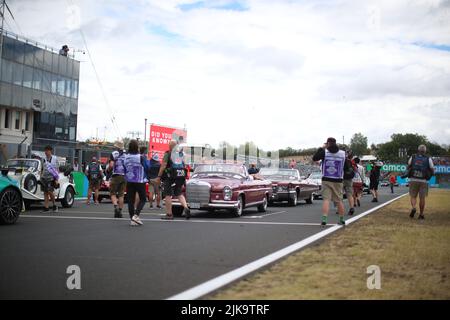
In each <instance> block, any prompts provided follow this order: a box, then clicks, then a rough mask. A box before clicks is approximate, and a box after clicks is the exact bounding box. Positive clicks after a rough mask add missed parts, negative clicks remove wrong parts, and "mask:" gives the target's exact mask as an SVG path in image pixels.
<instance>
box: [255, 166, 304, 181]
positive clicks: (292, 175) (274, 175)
mask: <svg viewBox="0 0 450 320" xmlns="http://www.w3.org/2000/svg"><path fill="white" fill-rule="evenodd" d="M259 173H260V174H261V175H262V176H263V177H264V178H266V179H269V180H297V179H299V175H298V172H297V170H265V169H261V171H260V172H259Z"/></svg>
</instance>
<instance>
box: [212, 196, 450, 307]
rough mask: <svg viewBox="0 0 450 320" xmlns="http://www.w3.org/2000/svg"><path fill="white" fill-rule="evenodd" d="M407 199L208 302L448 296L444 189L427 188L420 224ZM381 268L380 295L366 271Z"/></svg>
mask: <svg viewBox="0 0 450 320" xmlns="http://www.w3.org/2000/svg"><path fill="white" fill-rule="evenodd" d="M409 210H410V206H409V197H404V198H402V199H401V200H399V201H396V202H394V203H393V204H391V205H389V206H387V207H385V208H383V209H381V210H380V211H378V212H376V213H374V214H372V215H369V216H367V217H365V218H363V219H361V220H359V221H357V222H355V223H354V224H352V225H351V226H349V227H347V228H346V229H344V230H341V231H338V232H336V233H335V234H332V235H331V236H329V237H328V238H327V239H325V240H323V241H322V242H320V243H318V244H316V245H313V246H311V247H309V248H306V249H305V250H302V251H300V252H297V253H296V254H294V255H292V256H290V257H288V258H286V259H284V260H283V261H281V262H279V263H277V264H275V265H273V266H272V267H270V268H268V269H266V270H265V271H262V272H259V273H256V274H254V275H251V276H249V277H248V278H245V279H243V280H241V281H239V282H237V283H236V284H234V285H232V286H230V287H229V288H226V289H224V290H222V291H220V292H218V293H216V294H215V295H213V296H210V297H208V298H210V299H288V300H296V299H450V279H449V277H450V191H448V190H432V191H431V192H430V196H429V197H428V204H427V208H426V211H425V216H426V220H424V221H419V220H417V219H414V220H411V219H410V218H409ZM370 265H378V266H379V267H380V268H381V284H382V288H381V290H368V289H367V286H366V283H367V277H368V276H369V275H367V274H366V269H367V267H368V266H370Z"/></svg>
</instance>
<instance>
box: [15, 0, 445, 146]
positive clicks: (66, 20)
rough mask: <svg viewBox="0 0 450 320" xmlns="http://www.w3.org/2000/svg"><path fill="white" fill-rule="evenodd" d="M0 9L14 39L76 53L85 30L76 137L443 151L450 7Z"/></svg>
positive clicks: (168, 4)
mask: <svg viewBox="0 0 450 320" xmlns="http://www.w3.org/2000/svg"><path fill="white" fill-rule="evenodd" d="M8 3H9V6H10V8H11V10H12V12H13V14H14V17H15V22H14V21H13V20H12V19H11V18H9V19H8V24H7V25H6V28H7V29H9V30H11V31H13V32H16V33H20V34H23V35H25V36H27V37H29V38H32V39H34V40H37V41H40V42H43V43H46V44H48V45H50V46H53V47H55V48H59V47H60V46H61V45H63V44H68V45H69V47H71V48H76V49H80V50H86V46H85V43H84V41H83V38H82V34H84V37H85V40H86V44H87V49H88V50H89V53H90V55H89V54H88V53H86V54H82V53H81V52H77V53H76V58H77V59H79V60H80V61H81V76H80V89H79V90H80V91H79V106H78V130H77V138H78V139H79V140H86V139H88V138H92V137H96V136H97V132H98V137H99V138H103V137H105V136H106V138H107V139H108V140H116V139H117V137H118V136H128V135H129V132H132V131H140V132H141V138H142V134H143V132H144V130H145V120H144V119H145V118H147V119H148V123H157V124H163V125H168V126H174V127H184V126H185V127H186V128H187V130H188V142H191V143H209V144H211V145H213V146H216V145H218V144H219V142H220V141H228V142H230V143H233V144H240V143H243V142H244V141H254V142H255V143H256V144H257V145H258V146H259V147H260V148H262V149H264V150H273V149H278V148H286V147H291V148H294V149H300V148H302V149H303V148H309V147H316V146H319V145H322V143H323V142H324V141H325V140H326V138H327V137H329V136H333V137H336V138H337V139H338V141H344V142H346V143H349V141H350V138H351V136H352V135H353V134H354V133H355V132H361V133H363V134H364V135H366V136H367V137H368V140H369V143H381V142H385V141H387V140H388V139H389V137H390V136H391V135H392V134H393V133H409V132H412V133H419V134H423V135H426V136H427V137H428V138H429V139H430V140H431V141H433V142H437V143H441V144H450V0H416V1H410V0H398V1H393V0H380V1H352V0H348V1H346V0H336V1H328V0H315V1H308V0H298V1H296V0H210V1H198V0H135V1H130V0H96V1H91V0H9V1H8ZM80 30H81V32H80ZM94 67H95V70H97V73H98V77H99V79H100V83H101V84H99V82H98V81H97V78H96V75H95V73H94ZM101 87H103V88H104V93H105V95H106V97H107V98H106V100H105V98H104V96H103V95H102V91H101ZM112 118H114V119H115V121H116V124H117V129H116V128H115V127H116V126H114V125H113V123H112V120H111V119H112ZM147 134H148V130H147Z"/></svg>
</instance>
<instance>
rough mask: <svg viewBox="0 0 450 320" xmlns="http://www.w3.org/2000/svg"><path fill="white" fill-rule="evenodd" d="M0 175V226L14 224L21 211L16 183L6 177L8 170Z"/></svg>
mask: <svg viewBox="0 0 450 320" xmlns="http://www.w3.org/2000/svg"><path fill="white" fill-rule="evenodd" d="M1 171H2V174H1V175H0V224H14V223H15V222H16V221H17V219H18V218H19V215H20V212H21V211H22V205H23V201H22V194H21V192H20V189H19V185H18V183H17V181H15V180H13V179H11V178H9V177H8V169H2V170H1Z"/></svg>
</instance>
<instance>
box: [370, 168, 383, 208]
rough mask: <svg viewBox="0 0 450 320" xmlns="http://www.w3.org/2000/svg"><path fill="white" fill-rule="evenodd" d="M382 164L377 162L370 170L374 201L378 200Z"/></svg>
mask: <svg viewBox="0 0 450 320" xmlns="http://www.w3.org/2000/svg"><path fill="white" fill-rule="evenodd" d="M380 175H381V165H380V163H379V162H376V163H375V164H374V165H373V166H372V170H371V171H370V192H371V193H372V202H378V185H379V184H380Z"/></svg>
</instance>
